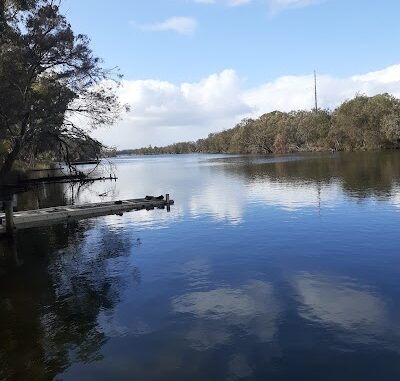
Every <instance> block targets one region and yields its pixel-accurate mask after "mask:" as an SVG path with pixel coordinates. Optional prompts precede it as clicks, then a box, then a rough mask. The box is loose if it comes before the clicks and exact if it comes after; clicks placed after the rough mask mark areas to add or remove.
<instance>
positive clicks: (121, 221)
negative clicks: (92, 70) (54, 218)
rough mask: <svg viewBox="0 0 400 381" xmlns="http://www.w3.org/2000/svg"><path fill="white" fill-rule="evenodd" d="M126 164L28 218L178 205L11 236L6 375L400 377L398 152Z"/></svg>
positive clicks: (2, 346)
mask: <svg viewBox="0 0 400 381" xmlns="http://www.w3.org/2000/svg"><path fill="white" fill-rule="evenodd" d="M113 164H114V170H115V171H116V174H117V176H118V177H119V180H118V181H117V182H116V183H114V182H102V183H96V184H94V185H91V186H89V187H84V188H80V189H79V188H78V187H76V186H75V187H73V188H71V187H70V186H67V185H52V186H48V187H43V188H40V189H38V190H36V191H34V192H31V193H29V194H23V195H20V196H19V200H18V202H19V208H22V209H24V208H25V209H29V208H34V207H45V206H50V205H60V204H67V203H72V202H73V203H83V202H94V201H101V200H117V199H125V198H134V197H143V196H144V195H146V194H156V195H158V194H165V193H170V194H171V196H172V198H174V199H175V205H174V206H173V207H172V209H171V212H170V213H167V211H166V210H155V211H150V212H147V211H140V212H131V213H125V214H124V215H123V216H105V217H100V218H95V219H91V220H84V221H79V222H74V223H71V224H59V225H54V226H50V227H43V228H35V229H29V230H25V231H19V232H18V236H17V240H16V242H14V243H13V242H7V241H4V240H3V241H1V242H0V379H1V380H33V381H36V380H71V381H75V380H96V381H98V380H100V381H101V380H191V381H195V380H210V381H211V380H305V381H309V380H318V381H320V380H335V381H336V380H338V381H339V380H340V381H345V380H351V381H354V380H362V381H366V380H384V381H392V380H393V381H395V380H399V379H400V287H399V286H400V277H399V271H400V234H399V226H400V224H399V223H400V152H385V153H368V154H367V153H364V154H338V155H299V156H276V157H238V156H236V157H234V156H205V155H187V156H185V155H184V156H159V157H146V158H144V157H134V158H118V159H115V160H114V162H113ZM99 195H102V196H99Z"/></svg>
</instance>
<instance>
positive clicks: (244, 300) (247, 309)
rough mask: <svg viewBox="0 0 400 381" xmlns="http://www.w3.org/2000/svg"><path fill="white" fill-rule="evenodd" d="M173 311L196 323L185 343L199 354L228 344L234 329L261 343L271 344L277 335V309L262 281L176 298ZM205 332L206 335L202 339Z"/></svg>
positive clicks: (269, 290)
mask: <svg viewBox="0 0 400 381" xmlns="http://www.w3.org/2000/svg"><path fill="white" fill-rule="evenodd" d="M172 308H173V310H174V311H175V312H177V313H185V314H191V315H193V316H194V317H195V318H196V319H199V320H198V321H196V323H195V325H194V327H193V328H192V329H191V330H190V331H189V333H188V334H187V339H188V340H189V341H190V343H191V345H192V347H194V348H196V349H200V350H201V349H208V348H209V347H211V346H215V345H218V344H225V343H227V342H228V341H229V338H230V336H231V332H230V329H231V328H233V327H236V328H238V329H242V330H244V331H246V333H247V334H252V335H254V336H256V337H257V339H258V340H259V341H261V342H269V341H271V340H272V338H273V336H274V334H275V333H276V331H277V319H278V314H279V308H278V305H277V303H276V300H275V297H274V295H273V289H272V286H271V285H270V284H269V283H266V282H262V281H251V282H249V283H248V284H246V285H245V286H243V287H240V288H217V289H214V290H210V291H203V292H191V293H188V294H185V295H182V296H179V297H176V298H175V299H174V300H173V301H172ZM206 330H207V331H208V334H207V335H206V336H204V332H205V331H206Z"/></svg>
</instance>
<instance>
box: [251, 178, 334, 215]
mask: <svg viewBox="0 0 400 381" xmlns="http://www.w3.org/2000/svg"><path fill="white" fill-rule="evenodd" d="M247 194H248V197H249V199H250V200H255V201H256V202H259V203H266V204H271V205H277V206H279V207H282V208H284V209H287V210H297V209H301V208H307V207H318V206H319V205H320V204H321V205H322V206H324V207H326V206H333V205H334V204H335V202H337V200H338V199H339V198H340V194H341V189H340V187H339V185H337V184H335V185H330V186H322V185H321V186H318V184H315V183H296V184H290V183H284V182H272V181H262V182H253V183H250V184H249V186H248V187H247Z"/></svg>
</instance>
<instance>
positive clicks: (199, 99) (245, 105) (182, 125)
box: [95, 65, 400, 148]
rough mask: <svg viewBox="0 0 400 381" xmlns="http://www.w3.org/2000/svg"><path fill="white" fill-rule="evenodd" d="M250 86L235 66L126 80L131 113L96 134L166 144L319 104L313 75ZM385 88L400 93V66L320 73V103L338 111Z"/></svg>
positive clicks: (124, 97) (116, 140)
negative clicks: (194, 75) (175, 77)
mask: <svg viewBox="0 0 400 381" xmlns="http://www.w3.org/2000/svg"><path fill="white" fill-rule="evenodd" d="M244 84H245V82H244V81H243V80H242V79H241V78H240V77H239V75H238V74H237V73H236V72H235V71H234V70H231V69H229V70H224V71H222V72H220V73H215V74H211V75H210V76H208V77H206V78H204V79H202V80H200V81H198V82H195V83H181V84H173V83H170V82H166V81H160V80H137V81H124V82H123V86H122V88H121V89H120V97H121V101H122V102H124V103H129V104H130V105H131V111H130V113H129V114H127V115H125V116H124V118H123V120H122V121H121V122H120V123H119V124H118V125H117V126H114V127H112V128H109V129H100V130H98V131H96V133H95V134H96V136H97V137H99V138H100V139H103V140H104V141H105V142H106V143H107V144H109V145H114V146H117V147H119V148H135V147H142V146H147V145H150V144H152V145H164V144H169V143H173V142H177V141H185V140H195V139H198V138H202V137H205V136H207V134H208V133H210V132H216V131H220V130H223V129H226V128H231V127H233V126H234V125H235V124H236V123H237V122H239V121H240V120H241V119H242V118H244V117H257V116H259V115H261V114H263V113H266V112H270V111H274V110H280V111H290V110H296V109H311V108H312V107H313V105H314V92H313V86H314V79H313V75H312V74H310V75H300V76H282V77H279V78H277V79H275V80H273V81H271V82H268V83H265V84H261V85H260V86H257V87H254V88H249V89H246V88H245V87H244ZM383 92H388V93H391V94H393V95H395V96H397V97H400V65H395V66H390V67H388V68H386V69H383V70H380V71H375V72H370V73H365V74H357V75H354V76H351V77H347V78H338V77H334V76H331V75H320V76H319V77H318V93H319V104H320V106H321V107H324V108H331V109H333V108H335V107H336V106H338V105H339V104H340V103H341V102H343V101H344V100H346V99H350V98H352V97H353V96H355V95H356V94H357V93H362V94H366V95H375V94H378V93H383Z"/></svg>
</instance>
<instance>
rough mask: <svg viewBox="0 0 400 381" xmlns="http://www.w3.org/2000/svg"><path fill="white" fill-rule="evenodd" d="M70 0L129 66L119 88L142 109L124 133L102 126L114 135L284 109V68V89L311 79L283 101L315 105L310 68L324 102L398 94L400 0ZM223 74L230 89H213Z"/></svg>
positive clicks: (81, 26) (202, 127)
mask: <svg viewBox="0 0 400 381" xmlns="http://www.w3.org/2000/svg"><path fill="white" fill-rule="evenodd" d="M107 3H108V2H107ZM63 9H64V11H65V12H66V14H67V17H68V19H69V20H70V22H71V23H72V25H73V27H74V29H75V30H76V31H78V32H82V33H85V34H87V35H89V37H90V38H91V40H92V47H93V49H94V51H95V53H96V54H97V55H99V56H101V57H102V58H104V60H105V63H106V65H107V66H110V67H111V66H115V65H116V66H119V67H120V69H121V72H122V73H123V74H124V76H125V81H126V85H127V86H126V88H127V89H128V88H129V89H130V90H129V91H128V90H126V91H125V90H124V93H123V95H122V97H123V100H124V101H127V102H128V103H131V104H132V106H133V110H135V109H136V110H137V112H136V114H135V111H132V114H131V115H129V116H127V117H126V118H125V119H124V121H122V122H121V123H120V124H119V128H120V132H121V133H123V135H124V136H125V138H124V139H122V138H118V139H117V138H112V136H113V135H115V134H113V133H111V132H110V131H115V130H114V129H115V128H116V127H113V129H112V130H104V131H100V132H99V133H98V134H99V137H101V138H103V139H107V140H109V139H111V140H112V144H114V145H116V146H118V147H123V148H127V147H128V146H129V147H134V146H140V145H147V144H151V143H152V144H166V143H170V142H173V141H178V140H181V139H183V138H184V139H196V138H198V137H202V136H205V135H207V133H209V132H210V131H214V130H220V129H223V128H229V127H233V125H234V123H236V122H237V121H238V120H240V118H242V117H244V116H248V115H254V116H256V115H257V114H262V113H263V112H267V111H271V110H272V109H275V108H283V109H284V108H285V106H284V102H283V100H284V99H282V102H281V103H274V102H270V103H267V100H268V99H273V98H274V96H273V93H272V94H271V92H274V91H276V90H277V87H276V86H278V90H279V89H281V87H282V79H285V78H286V81H284V86H285V87H286V88H287V95H288V97H289V96H291V95H292V94H293V93H294V89H297V90H296V91H297V93H296V99H298V100H301V98H302V94H301V93H298V91H301V90H300V89H301V86H302V85H301V84H302V83H303V84H305V85H304V86H305V87H306V89H305V93H304V94H303V95H304V97H303V98H305V99H307V102H306V104H304V103H303V102H301V101H300V102H297V103H296V100H295V99H293V97H292V98H290V99H289V98H288V102H287V104H288V105H290V106H291V107H294V108H302V107H304V106H308V102H309V101H311V102H312V97H311V98H310V94H309V93H308V82H309V75H310V74H311V73H312V71H313V69H314V68H315V69H317V71H318V73H319V75H320V81H321V90H322V91H325V93H323V94H321V101H322V103H323V105H324V106H326V107H334V106H335V105H336V104H337V103H338V102H340V101H342V100H344V99H341V98H340V97H342V98H343V97H344V98H346V97H349V96H351V95H352V94H354V93H356V92H358V91H359V92H365V93H368V94H369V93H374V92H378V91H379V92H380V91H385V90H387V91H390V92H393V93H395V94H397V93H396V89H397V85H398V84H399V83H398V81H399V80H400V78H398V75H400V74H399V73H400V69H399V68H398V67H397V65H398V64H400V48H399V46H400V23H399V21H398V16H399V15H400V1H398V0H382V1H373V0H325V1H324V0H321V1H318V0H214V1H212V0H142V1H128V0H114V1H113V2H112V3H111V5H106V2H105V1H101V2H100V1H98V0H97V1H96V0H85V1H82V0H63ZM395 68H397V69H399V70H397V69H396V70H395ZM385 70H389V71H390V73H391V74H390V75H391V77H390V80H387V75H388V73H387V71H386V72H385ZM375 72H378V73H380V74H379V75H380V77H379V78H380V79H379V81H378V82H380V85H377V83H376V82H377V77H376V76H375V77H373V78H372V81H374V84H372V85H371V83H370V82H371V81H370V80H369V81H368V83H369V85H368V86H366V85H365V82H366V81H365V75H367V74H368V75H370V76H371V75H372V74H371V73H375ZM224 73H225V74H224ZM377 75H378V74H377ZM379 75H378V76H379ZM213 76H214V77H213ZM288 76H290V77H288ZM354 76H364V77H362V78H364V79H362V81H361V82H362V83H361V84H360V83H358V82H357V83H356V84H355V83H354V80H353V79H354V78H353V77H354ZM382 76H383V77H384V79H382V78H383V77H382ZM210 78H211V80H210ZM368 78H369V77H368ZM146 81H147V82H146ZM207 81H208V82H207ZM221 81H222V82H223V84H224V85H225V86H227V87H226V88H225V90H226V92H224V93H223V94H220V95H219V96H217V97H214V95H212V96H211V95H210V93H208V92H210V91H215V86H219V85H220V84H221ZM299 81H300V82H299ZM209 82H211V83H209ZM328 82H329V84H328ZM345 83H347V85H346V84H345ZM384 83H386V84H388V83H389V86H388V88H387V89H386V88H385V86H384ZM185 84H187V85H190V86H189V90H188V89H187V88H186V90H185ZM292 85H293V86H294V88H292ZM168 86H171V88H169V87H168ZM182 86H183V87H182ZM213 86H214V87H213ZM304 86H303V87H304ZM174 87H175V88H174ZM311 87H312V86H311ZM262 89H264V90H263V91H264V92H262V91H261V90H262ZM268 89H269V90H268ZM274 89H275V90H274ZM267 90H268V91H269V92H268V91H267ZM188 91H189V93H188ZM265 91H267V93H265ZM335 91H336V92H337V91H339V93H340V94H339V97H338V96H337V95H335V94H333V92H335ZM172 96H174V97H175V98H176V102H175V103H178V104H180V106H181V107H186V110H187V115H186V114H185V113H184V112H179V113H178V114H179V115H175V114H177V109H178V108H179V107H178V106H177V105H176V104H175V103H174V104H175V110H174V105H171V99H170V98H171V97H172ZM160 97H161V98H163V97H165V98H166V101H165V102H164V101H163V100H162V99H160ZM260 97H261V98H263V99H265V101H264V102H261V101H260V100H259V98H260ZM281 97H283V98H284V94H281ZM256 98H257V99H256ZM182 99H183V101H182ZM208 101H211V102H219V103H218V109H219V112H216V110H211V108H212V107H211V108H210V107H204V105H205V104H206V103H207V102H208ZM188 102H189V104H188ZM196 105H197V106H198V107H197V109H196V110H194V108H196ZM135 106H136V107H135ZM153 106H154V107H153ZM199 107H200V108H199ZM201 107H203V108H201ZM214 108H215V107H214ZM154 110H156V112H155V111H154ZM221 110H222V111H221ZM223 110H225V112H226V114H224V111H223ZM217 111H218V110H217ZM196 112H197V113H198V114H199V115H197V114H196ZM201 113H208V114H209V118H202V117H201V116H200V114H201ZM161 114H162V115H163V116H162V115H161ZM182 114H185V115H182ZM189 115H194V118H193V122H191V121H190V117H189ZM200 119H202V120H200ZM117 127H118V126H117ZM119 135H120V134H119Z"/></svg>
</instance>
